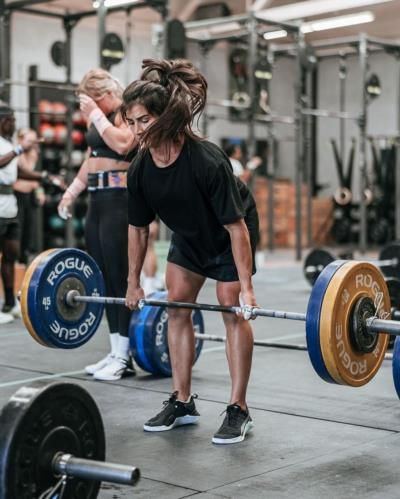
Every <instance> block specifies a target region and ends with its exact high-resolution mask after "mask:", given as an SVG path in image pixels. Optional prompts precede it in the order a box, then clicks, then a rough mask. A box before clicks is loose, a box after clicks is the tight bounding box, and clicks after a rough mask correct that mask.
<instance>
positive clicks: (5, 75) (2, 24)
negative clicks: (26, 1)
mask: <svg viewBox="0 0 400 499" xmlns="http://www.w3.org/2000/svg"><path fill="white" fill-rule="evenodd" d="M10 23H11V12H10V11H9V10H7V6H6V4H5V0H0V99H1V100H4V101H6V102H9V101H10V85H9V84H8V83H6V82H7V80H9V79H10V75H11V35H10V32H11V30H10Z"/></svg>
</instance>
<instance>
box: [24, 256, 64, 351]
mask: <svg viewBox="0 0 400 499" xmlns="http://www.w3.org/2000/svg"><path fill="white" fill-rule="evenodd" d="M53 251H56V250H55V249H49V250H47V251H44V252H43V253H40V255H38V256H37V257H36V258H35V259H34V260H32V262H31V263H30V265H29V267H28V268H27V269H26V272H25V275H24V278H23V280H22V283H21V294H20V304H21V315H22V320H23V321H24V324H25V327H26V329H27V330H28V332H29V334H30V335H31V336H32V338H33V339H34V340H36V341H37V342H38V343H40V344H41V345H43V346H48V345H47V344H46V343H45V342H44V341H43V339H42V338H40V337H39V336H38V335H37V334H36V331H35V328H34V327H33V326H32V323H31V319H30V317H29V310H28V291H29V286H30V283H31V279H32V274H33V272H34V271H35V270H36V267H37V266H38V265H39V263H40V262H41V261H42V259H43V258H44V257H45V256H47V255H49V254H50V253H52V252H53Z"/></svg>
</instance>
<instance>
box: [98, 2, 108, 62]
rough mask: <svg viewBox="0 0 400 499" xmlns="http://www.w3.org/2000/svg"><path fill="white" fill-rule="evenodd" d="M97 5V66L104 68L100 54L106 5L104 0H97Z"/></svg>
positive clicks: (104, 27) (104, 26) (104, 31)
mask: <svg viewBox="0 0 400 499" xmlns="http://www.w3.org/2000/svg"><path fill="white" fill-rule="evenodd" d="M98 2H99V6H98V8H97V28H98V34H99V39H98V43H99V67H101V68H105V65H104V59H103V55H102V46H103V40H104V37H105V35H106V18H107V7H106V6H105V4H104V2H105V0H98Z"/></svg>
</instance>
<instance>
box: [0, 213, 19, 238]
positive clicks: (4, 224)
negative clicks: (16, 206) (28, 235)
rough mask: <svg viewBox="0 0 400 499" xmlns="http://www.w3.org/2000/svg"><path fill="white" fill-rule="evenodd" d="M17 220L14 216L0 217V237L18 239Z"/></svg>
mask: <svg viewBox="0 0 400 499" xmlns="http://www.w3.org/2000/svg"><path fill="white" fill-rule="evenodd" d="M19 232H20V231H19V220H18V218H17V217H15V218H0V239H6V240H7V241H19Z"/></svg>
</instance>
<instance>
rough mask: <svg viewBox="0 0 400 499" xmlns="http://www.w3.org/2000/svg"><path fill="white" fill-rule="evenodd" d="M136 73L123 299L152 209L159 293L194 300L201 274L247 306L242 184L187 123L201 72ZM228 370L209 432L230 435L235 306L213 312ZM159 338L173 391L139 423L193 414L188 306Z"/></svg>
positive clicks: (247, 330)
mask: <svg viewBox="0 0 400 499" xmlns="http://www.w3.org/2000/svg"><path fill="white" fill-rule="evenodd" d="M143 68H144V71H143V73H142V76H141V80H139V81H135V82H133V83H131V84H130V85H129V86H128V87H127V89H126V90H125V92H124V94H123V106H122V109H121V110H122V114H123V116H124V118H125V120H126V122H127V123H128V125H129V126H130V128H131V129H132V130H133V132H134V134H135V137H137V138H138V140H139V144H140V149H141V150H140V152H139V153H138V155H137V156H136V158H135V160H134V162H133V164H132V165H131V167H130V171H129V174H128V212H129V215H128V216H129V278H128V290H127V295H126V302H127V304H128V306H129V307H130V308H132V309H133V308H136V307H137V306H138V302H139V300H140V299H142V298H143V297H144V292H143V289H142V288H141V287H140V272H141V269H142V265H143V260H144V256H145V253H146V247H147V240H148V233H149V229H148V226H149V224H150V223H151V222H152V221H153V220H154V219H155V217H156V215H159V217H160V219H161V220H163V222H164V223H165V224H166V225H167V226H168V227H169V228H170V229H171V230H172V231H173V235H172V240H171V246H170V250H169V254H168V262H167V270H166V283H167V289H168V298H169V299H170V300H177V301H189V302H194V301H195V300H196V298H197V295H198V293H199V291H200V289H201V287H202V285H203V284H204V281H205V279H206V278H207V277H210V278H212V279H215V280H216V281H217V297H218V300H219V302H220V303H221V304H228V303H229V304H230V305H232V304H233V305H239V294H240V295H241V299H242V300H243V301H244V303H246V304H248V305H251V306H256V298H255V295H254V289H253V284H252V278H251V276H252V274H253V273H254V272H255V266H254V252H255V247H256V244H257V241H258V216H257V210H256V205H255V202H254V199H253V197H252V195H251V193H250V191H249V189H248V188H247V187H246V186H245V185H244V184H243V183H242V182H241V181H240V180H239V179H236V178H235V176H234V175H233V171H232V167H231V165H230V163H229V159H228V157H227V156H226V155H225V154H224V153H223V151H221V150H220V149H219V148H218V147H217V146H216V145H214V144H212V143H210V142H207V141H205V140H203V139H201V138H200V137H199V136H198V135H196V134H195V133H194V131H193V129H192V122H193V119H194V118H195V116H197V115H199V114H200V113H201V112H202V111H203V109H204V106H205V103H206V95H207V82H206V80H205V79H204V77H203V76H202V75H201V74H200V73H199V72H198V71H197V70H196V69H195V68H194V67H193V65H192V64H191V63H190V62H189V61H185V60H176V61H166V60H163V61H154V60H145V61H144V62H143ZM223 320H224V323H225V327H226V331H227V344H226V353H227V359H228V364H229V371H230V375H231V380H232V390H231V396H230V403H229V405H228V407H227V410H226V417H225V419H224V422H223V424H222V426H221V427H220V429H219V430H218V431H217V433H216V434H215V435H214V437H213V439H212V441H213V442H214V443H217V444H227V443H235V442H240V441H242V440H243V439H244V438H245V435H246V432H247V431H249V430H250V429H251V427H252V420H251V418H250V415H249V411H248V408H247V404H246V391H247V385H248V380H249V375H250V369H251V360H252V350H253V334H252V329H251V326H250V324H249V322H248V321H246V320H244V318H243V317H241V316H235V315H231V314H226V313H224V314H223ZM168 344H169V352H170V358H171V364H172V376H173V385H174V386H173V388H174V392H173V394H172V395H171V397H170V398H169V401H168V403H167V404H166V405H165V406H164V408H163V410H162V411H161V412H160V413H159V414H157V415H156V416H155V417H154V418H151V419H150V420H149V421H147V423H146V424H145V425H144V429H145V430H146V431H164V430H170V429H172V428H174V427H175V426H178V425H182V424H190V423H194V422H196V421H197V420H198V416H199V414H198V412H197V410H196V407H195V403H194V400H193V399H194V397H193V395H191V393H190V390H191V370H192V365H193V360H194V345H195V338H194V334H193V327H192V322H191V312H190V310H189V311H188V310H185V309H174V310H172V309H171V310H169V321H168Z"/></svg>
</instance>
